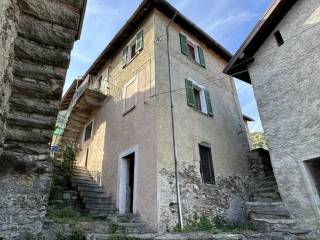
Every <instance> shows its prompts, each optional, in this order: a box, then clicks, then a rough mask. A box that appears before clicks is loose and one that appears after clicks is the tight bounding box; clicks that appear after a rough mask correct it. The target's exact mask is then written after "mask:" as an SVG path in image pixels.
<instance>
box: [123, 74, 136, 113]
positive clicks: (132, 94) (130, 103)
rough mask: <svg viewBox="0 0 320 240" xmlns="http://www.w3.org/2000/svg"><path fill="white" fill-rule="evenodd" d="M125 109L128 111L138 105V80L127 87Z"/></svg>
mask: <svg viewBox="0 0 320 240" xmlns="http://www.w3.org/2000/svg"><path fill="white" fill-rule="evenodd" d="M125 93H126V95H125V99H124V100H125V109H124V111H128V110H130V109H132V108H133V107H134V106H135V105H136V93H137V80H134V81H132V82H131V83H130V84H129V85H127V86H126V90H125Z"/></svg>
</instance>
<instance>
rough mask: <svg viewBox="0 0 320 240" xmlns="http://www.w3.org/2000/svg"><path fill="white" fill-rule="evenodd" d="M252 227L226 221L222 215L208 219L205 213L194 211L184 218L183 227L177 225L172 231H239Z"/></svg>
mask: <svg viewBox="0 0 320 240" xmlns="http://www.w3.org/2000/svg"><path fill="white" fill-rule="evenodd" d="M253 229H254V227H253V226H251V225H246V224H231V223H228V222H227V221H226V220H225V219H224V218H222V217H215V218H214V219H213V220H211V219H209V218H208V217H206V216H205V215H199V214H197V213H194V214H193V216H192V217H191V218H187V219H186V220H185V226H184V228H183V229H181V228H180V226H179V225H177V226H176V227H175V228H174V231H177V232H199V231H200V232H210V233H214V234H215V233H221V232H241V231H244V230H253Z"/></svg>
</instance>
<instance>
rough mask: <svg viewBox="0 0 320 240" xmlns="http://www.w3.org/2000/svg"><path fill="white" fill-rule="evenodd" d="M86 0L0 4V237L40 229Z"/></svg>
mask: <svg viewBox="0 0 320 240" xmlns="http://www.w3.org/2000/svg"><path fill="white" fill-rule="evenodd" d="M84 6H85V1H84V0H63V1H47V0H19V1H16V0H5V1H1V3H0V29H1V31H0V36H1V38H0V39H1V40H0V44H1V48H0V49H1V50H0V52H1V55H2V56H1V59H0V63H1V64H0V98H1V99H0V100H1V101H0V155H1V156H0V164H1V166H0V216H1V217H0V238H5V239H25V238H26V236H28V235H30V236H32V235H36V234H38V233H39V232H40V231H41V228H42V221H43V218H44V216H45V209H46V202H47V198H48V193H49V189H50V176H51V164H50V161H49V159H48V157H49V156H48V153H49V142H50V139H51V137H52V133H53V128H54V125H55V121H56V116H57V113H58V105H59V100H60V97H61V94H62V88H63V85H64V80H65V76H66V71H67V68H68V65H69V60H70V53H71V49H72V47H73V43H74V41H75V40H76V39H77V37H78V35H79V31H80V28H81V19H82V17H83V9H84Z"/></svg>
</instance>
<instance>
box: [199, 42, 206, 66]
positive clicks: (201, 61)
mask: <svg viewBox="0 0 320 240" xmlns="http://www.w3.org/2000/svg"><path fill="white" fill-rule="evenodd" d="M198 53H199V60H200V65H201V66H203V67H206V61H205V59H204V53H203V49H202V48H201V47H199V46H198Z"/></svg>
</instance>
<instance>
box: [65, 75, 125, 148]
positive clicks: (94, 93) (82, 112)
mask: <svg viewBox="0 0 320 240" xmlns="http://www.w3.org/2000/svg"><path fill="white" fill-rule="evenodd" d="M119 92H120V91H119V90H118V89H117V88H116V87H115V86H113V85H112V84H110V83H108V82H107V81H103V80H100V81H99V80H98V79H96V78H94V77H92V76H89V77H87V78H86V79H85V80H84V81H83V82H82V83H81V85H80V86H79V87H77V89H76V90H75V92H74V94H73V97H72V100H71V101H70V105H69V108H68V113H67V117H66V119H67V120H66V124H65V128H64V133H63V135H62V137H61V142H60V143H62V144H65V143H78V141H79V138H80V134H81V132H82V130H83V128H84V126H85V124H86V123H87V122H88V120H89V117H90V116H91V114H92V112H93V111H95V110H96V109H97V108H100V107H101V106H102V105H103V104H104V102H105V101H107V100H108V99H110V98H112V97H113V96H114V95H115V94H117V95H118V94H119Z"/></svg>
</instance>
